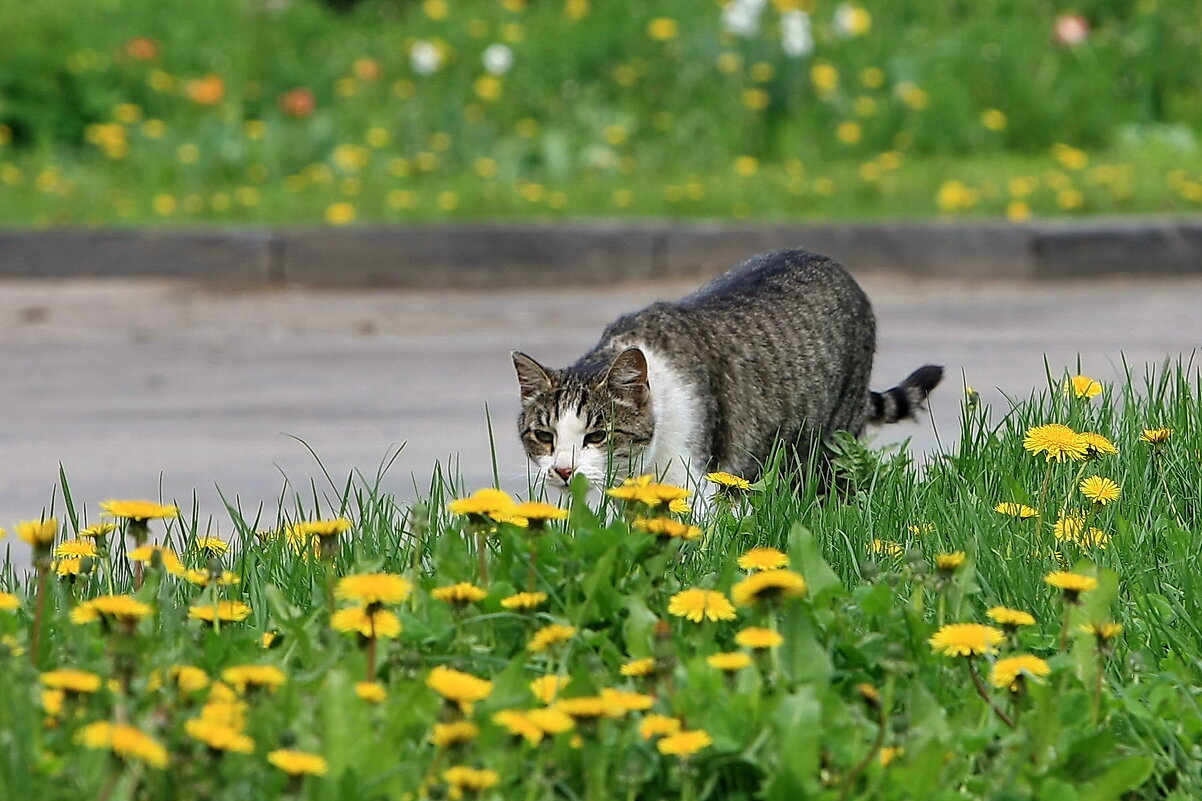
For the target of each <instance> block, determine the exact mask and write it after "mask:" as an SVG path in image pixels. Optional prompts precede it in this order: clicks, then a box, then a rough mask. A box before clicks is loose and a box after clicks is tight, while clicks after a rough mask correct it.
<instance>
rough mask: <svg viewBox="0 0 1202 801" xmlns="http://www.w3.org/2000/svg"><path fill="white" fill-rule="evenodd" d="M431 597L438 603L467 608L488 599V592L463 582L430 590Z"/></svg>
mask: <svg viewBox="0 0 1202 801" xmlns="http://www.w3.org/2000/svg"><path fill="white" fill-rule="evenodd" d="M430 597H431V598H433V599H434V600H436V601H445V602H446V603H449V604H452V605H455V606H467V605H468V604H474V603H478V602H479V601H483V600H484V599H485V598H487V597H488V591H487V590H485V589H483V588H482V587H477V586H476V585H475V584H470V583H468V582H466V581H461V582H459V583H458V584H451V585H450V586H447V587H436V588H435V589H433V590H430Z"/></svg>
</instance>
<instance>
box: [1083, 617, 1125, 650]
mask: <svg viewBox="0 0 1202 801" xmlns="http://www.w3.org/2000/svg"><path fill="white" fill-rule="evenodd" d="M1081 631H1083V632H1085V633H1086V634H1092V635H1093V636H1094V637H1095V638H1096V639H1097V641H1098V644H1099V645H1105V644H1106V643H1108V642H1110V641H1111V640H1113V639H1114V638H1115V637H1117V636H1119V635H1120V634H1122V633H1123V624H1122V623H1113V622H1111V623H1098V622H1095V623H1085V624H1082V626H1081Z"/></svg>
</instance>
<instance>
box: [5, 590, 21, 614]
mask: <svg viewBox="0 0 1202 801" xmlns="http://www.w3.org/2000/svg"><path fill="white" fill-rule="evenodd" d="M20 608H21V599H20V598H18V597H17V596H15V595H13V594H12V593H11V592H0V612H15V611H17V610H18V609H20Z"/></svg>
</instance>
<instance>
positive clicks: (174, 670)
mask: <svg viewBox="0 0 1202 801" xmlns="http://www.w3.org/2000/svg"><path fill="white" fill-rule="evenodd" d="M167 673H168V675H170V676H171V678H172V679H174V680H175V684H176V686H177V687H179V688H180V689H181V690H183V691H184V692H186V693H191V692H196V691H197V690H203V689H204V688H205V687H208V686H209V674H207V673H205V672H204V671H203V670H201V669H200V668H198V667H193V666H192V665H172V666H171V669H170V670H169V671H167Z"/></svg>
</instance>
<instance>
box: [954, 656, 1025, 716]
mask: <svg viewBox="0 0 1202 801" xmlns="http://www.w3.org/2000/svg"><path fill="white" fill-rule="evenodd" d="M964 661H965V662H967V663H968V675H970V676H972V683H973V686H974V687H976V688H977V694H978V695H980V696H981V698H983V699H985V703H987V704H989V708H990V709H992V710H993V712H994V714H995V715H997V716H998V718H999V719H1000V720H1001V721H1002V723H1005V724H1006V725H1007V726H1009V727H1010V728H1012V729H1013V728H1014V721H1013V720H1011V719H1010V716H1009V715H1007V714H1006V713H1005V712H1003V711H1002V709H1001V707H999V706H998V705H997V704H995V703H994V702H993V699H992V698H990V697H989V691H988V690H986V689H985V685H984V684H983V683H982V682H981V677H980V675H978V674H977V666H976V664H975V663H974V662H973V660H972V657H971V656H970V657H967V658H966V659H965V660H964Z"/></svg>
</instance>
